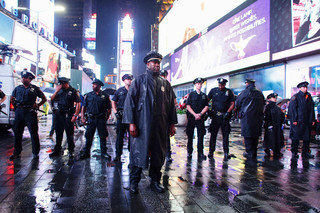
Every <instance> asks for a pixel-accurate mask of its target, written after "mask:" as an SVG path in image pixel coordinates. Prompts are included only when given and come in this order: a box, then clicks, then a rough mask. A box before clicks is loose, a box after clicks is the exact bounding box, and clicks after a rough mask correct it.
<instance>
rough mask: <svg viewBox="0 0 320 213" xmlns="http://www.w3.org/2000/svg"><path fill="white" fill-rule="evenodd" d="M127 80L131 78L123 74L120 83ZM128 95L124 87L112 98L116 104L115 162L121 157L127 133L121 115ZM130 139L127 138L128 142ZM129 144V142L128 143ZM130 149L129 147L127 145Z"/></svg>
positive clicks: (126, 126)
mask: <svg viewBox="0 0 320 213" xmlns="http://www.w3.org/2000/svg"><path fill="white" fill-rule="evenodd" d="M126 79H129V80H132V79H133V76H132V75H129V74H125V75H124V76H123V77H122V81H124V80H126ZM127 94H128V90H127V89H126V87H121V88H119V89H118V90H117V91H116V92H115V94H114V96H113V98H112V101H114V102H116V107H117V113H116V116H117V141H116V158H115V161H118V160H120V157H121V155H122V148H123V138H124V135H125V133H126V131H129V125H128V124H123V123H122V114H123V107H124V101H125V100H126V96H127ZM129 138H130V137H128V140H129V141H130V139H129ZM129 143H130V142H129ZM128 147H130V145H128Z"/></svg>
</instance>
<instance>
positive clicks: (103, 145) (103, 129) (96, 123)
mask: <svg viewBox="0 0 320 213" xmlns="http://www.w3.org/2000/svg"><path fill="white" fill-rule="evenodd" d="M96 129H97V130H98V134H99V138H100V150H101V155H103V154H106V153H107V137H108V131H107V120H106V119H105V118H96V119H92V118H89V119H88V122H87V130H86V133H85V138H86V146H85V148H84V150H83V151H84V152H85V154H90V149H91V146H92V141H93V136H94V133H95V132H96Z"/></svg>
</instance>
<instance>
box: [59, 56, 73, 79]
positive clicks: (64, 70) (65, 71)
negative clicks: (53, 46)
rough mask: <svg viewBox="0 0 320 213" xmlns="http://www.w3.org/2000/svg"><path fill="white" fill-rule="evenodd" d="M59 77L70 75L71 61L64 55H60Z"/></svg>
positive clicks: (68, 76)
mask: <svg viewBox="0 0 320 213" xmlns="http://www.w3.org/2000/svg"><path fill="white" fill-rule="evenodd" d="M59 77H66V78H70V77H71V61H70V60H69V59H67V58H65V57H60V71H59Z"/></svg>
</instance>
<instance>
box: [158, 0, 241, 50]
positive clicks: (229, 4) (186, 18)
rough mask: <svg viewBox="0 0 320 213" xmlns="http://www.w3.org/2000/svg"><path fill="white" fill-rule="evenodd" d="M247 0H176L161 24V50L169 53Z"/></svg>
mask: <svg viewBox="0 0 320 213" xmlns="http://www.w3.org/2000/svg"><path fill="white" fill-rule="evenodd" d="M245 1H246V0H224V1H223V4H221V2H220V1H213V0H197V1H194V0H179V1H175V2H174V3H173V5H172V7H171V9H170V10H169V11H168V13H167V14H166V15H165V16H164V17H163V19H162V20H161V22H160V24H159V52H160V53H161V54H162V55H167V54H169V53H170V52H171V51H173V50H174V49H176V48H177V47H179V46H180V45H182V44H183V43H185V42H186V41H188V40H189V39H190V38H192V37H194V36H195V35H197V34H198V33H199V32H201V31H202V30H204V29H206V28H207V27H209V26H210V25H211V24H213V23H214V22H216V21H217V20H219V19H220V18H222V17H223V16H224V15H226V14H228V13H229V12H230V11H232V10H233V9H234V8H236V7H238V6H239V5H241V4H242V3H243V2H245Z"/></svg>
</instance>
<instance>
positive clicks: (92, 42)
mask: <svg viewBox="0 0 320 213" xmlns="http://www.w3.org/2000/svg"><path fill="white" fill-rule="evenodd" d="M96 26H97V14H96V13H94V14H93V15H92V16H91V19H89V27H87V28H85V31H84V38H85V40H86V49H88V50H95V49H96V33H97V32H96Z"/></svg>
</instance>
